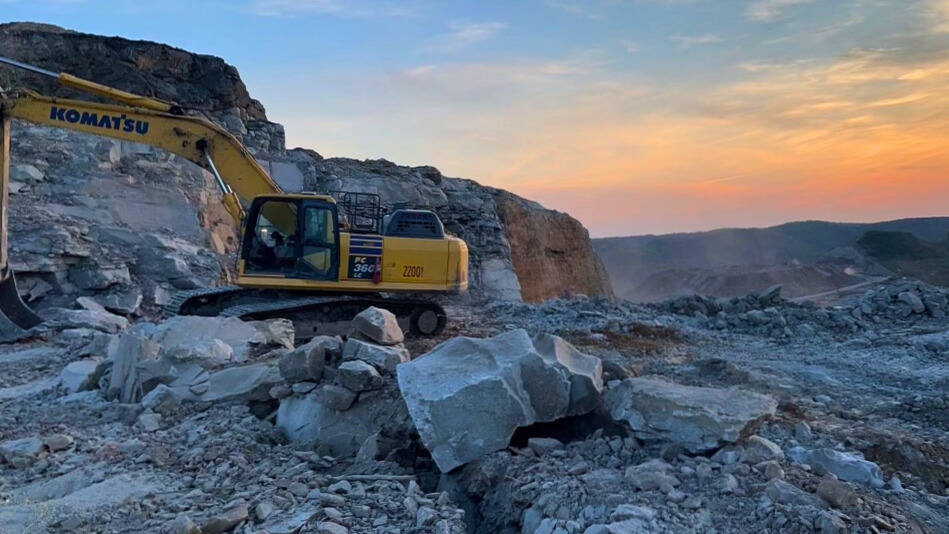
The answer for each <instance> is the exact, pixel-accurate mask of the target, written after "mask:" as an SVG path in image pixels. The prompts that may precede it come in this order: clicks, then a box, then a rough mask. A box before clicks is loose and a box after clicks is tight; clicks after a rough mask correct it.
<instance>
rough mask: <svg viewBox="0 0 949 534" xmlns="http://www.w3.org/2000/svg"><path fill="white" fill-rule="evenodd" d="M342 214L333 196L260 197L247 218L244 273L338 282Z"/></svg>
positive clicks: (252, 205)
mask: <svg viewBox="0 0 949 534" xmlns="http://www.w3.org/2000/svg"><path fill="white" fill-rule="evenodd" d="M339 231H340V229H339V212H338V210H337V207H336V203H335V202H334V201H333V200H332V199H331V198H328V197H318V196H306V195H276V196H269V195H268V196H260V197H257V198H255V199H254V201H253V203H252V204H251V206H250V209H249V210H248V212H247V216H246V218H245V229H244V240H243V243H242V246H241V260H242V261H243V262H244V269H243V271H244V273H246V274H247V275H252V276H272V277H282V278H298V279H305V280H322V281H336V280H337V279H338V278H339V256H340V253H339V243H340V239H339Z"/></svg>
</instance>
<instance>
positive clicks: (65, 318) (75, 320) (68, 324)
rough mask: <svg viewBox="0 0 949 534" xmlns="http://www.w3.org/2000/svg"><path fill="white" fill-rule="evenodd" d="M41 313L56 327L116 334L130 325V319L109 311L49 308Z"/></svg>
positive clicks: (48, 322)
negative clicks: (89, 329) (87, 329)
mask: <svg viewBox="0 0 949 534" xmlns="http://www.w3.org/2000/svg"><path fill="white" fill-rule="evenodd" d="M39 313H40V316H41V317H42V318H43V319H44V320H45V321H46V323H47V324H48V325H49V326H52V327H54V328H63V329H65V328H91V329H93V330H98V331H100V332H105V333H107V334H115V333H116V332H121V331H122V330H125V329H126V328H128V326H129V321H128V319H126V318H125V317H119V316H118V315H113V314H111V313H109V312H107V311H93V310H67V309H65V308H47V309H45V310H42V311H40V312H39Z"/></svg>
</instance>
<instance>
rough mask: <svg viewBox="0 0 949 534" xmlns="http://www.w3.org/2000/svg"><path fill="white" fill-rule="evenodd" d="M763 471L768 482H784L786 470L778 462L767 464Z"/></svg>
mask: <svg viewBox="0 0 949 534" xmlns="http://www.w3.org/2000/svg"><path fill="white" fill-rule="evenodd" d="M762 471H763V472H764V478H765V479H766V480H775V479H777V480H784V469H782V468H781V465H780V464H779V463H778V462H774V461H771V462H765V463H764V466H763V469H762Z"/></svg>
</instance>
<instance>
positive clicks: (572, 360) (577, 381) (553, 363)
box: [531, 334, 603, 416]
mask: <svg viewBox="0 0 949 534" xmlns="http://www.w3.org/2000/svg"><path fill="white" fill-rule="evenodd" d="M531 342H532V343H533V344H534V349H535V350H536V351H537V353H538V354H540V357H541V358H543V359H544V362H545V363H546V364H547V365H548V366H550V367H552V368H554V369H557V370H558V371H559V372H560V373H561V375H563V376H566V377H567V379H568V381H569V392H570V393H569V395H570V401H569V404H568V407H567V413H566V415H568V416H570V415H582V414H586V413H590V412H591V411H593V410H595V409H596V408H597V407H598V406H599V405H600V393H601V392H602V390H603V363H602V362H601V361H600V359H599V358H595V357H593V356H589V355H587V354H584V353H582V352H580V351H579V350H577V349H576V347H574V346H573V345H571V344H570V343H568V342H567V341H565V340H564V339H562V338H559V337H557V336H554V335H550V334H538V335H536V336H534V337H533V338H532V339H531Z"/></svg>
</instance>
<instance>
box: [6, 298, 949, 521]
mask: <svg viewBox="0 0 949 534" xmlns="http://www.w3.org/2000/svg"><path fill="white" fill-rule="evenodd" d="M946 299H947V293H946V292H944V291H942V290H939V289H935V288H932V287H928V286H925V285H921V284H918V283H910V282H901V281H897V280H891V281H887V282H885V283H883V284H881V285H880V286H879V287H873V288H872V289H870V290H868V291H867V292H865V293H864V294H862V295H859V296H857V297H855V298H854V299H853V300H852V301H850V302H846V303H841V305H840V306H838V307H835V308H816V307H812V306H809V305H807V304H794V303H789V302H787V301H784V300H782V299H781V298H780V295H779V289H778V288H773V289H772V290H770V291H768V292H765V293H763V294H760V295H751V296H749V297H746V298H743V299H706V298H703V297H698V296H696V297H683V298H680V299H678V300H676V301H669V302H664V303H660V304H656V305H649V306H638V305H632V304H629V303H610V302H608V301H606V300H602V299H586V298H582V297H581V298H576V299H571V300H553V301H548V302H546V303H543V304H539V305H528V304H521V303H511V302H494V303H478V305H477V306H475V305H473V304H472V303H468V302H460V301H459V302H456V303H454V304H453V305H451V306H450V309H451V313H452V314H453V316H454V317H455V320H454V321H453V323H452V325H451V327H450V328H449V330H448V331H447V332H446V333H444V334H443V335H442V338H441V339H439V340H424V339H406V340H402V339H401V332H396V331H395V330H397V328H396V329H392V328H391V324H390V325H388V326H387V325H386V322H385V319H384V318H383V319H378V318H376V319H372V320H370V321H367V322H365V324H363V325H362V326H359V325H358V324H357V325H356V329H357V330H356V331H357V332H363V333H362V334H354V337H353V338H352V339H350V340H349V341H345V342H344V341H343V340H338V339H332V338H317V339H316V340H314V341H312V342H310V343H308V344H307V345H304V346H302V347H295V348H294V347H293V344H292V336H291V334H289V331H288V329H287V328H286V325H283V324H281V322H280V321H273V322H270V323H240V324H237V323H235V324H226V322H225V323H219V322H217V320H210V321H212V323H200V324H199V323H192V320H190V319H183V320H176V321H169V322H165V323H163V324H159V325H150V324H148V323H139V324H136V325H132V326H130V327H127V325H125V324H122V322H121V321H120V320H118V319H121V318H118V319H110V320H106V319H104V317H106V316H105V315H103V314H107V313H108V312H106V311H104V310H99V309H98V308H96V307H95V306H94V305H92V304H90V303H89V302H88V301H84V302H83V304H84V305H85V306H86V309H77V310H69V311H68V312H67V311H65V310H63V311H60V312H58V313H59V315H58V316H57V320H58V321H59V322H58V323H56V322H54V324H58V325H59V326H56V327H55V328H52V329H50V330H48V331H46V332H45V333H42V334H41V335H39V336H38V337H37V338H36V339H34V340H32V341H24V342H21V343H19V344H16V345H8V346H6V347H4V348H3V352H2V354H0V455H2V458H3V461H2V463H0V481H2V482H0V497H2V499H3V504H2V505H0V525H2V526H0V532H3V533H4V534H6V533H8V532H9V533H13V532H16V533H19V532H44V531H48V532H175V533H197V532H203V533H206V534H207V533H213V532H246V533H250V532H270V533H272V534H275V533H279V532H321V533H323V532H329V533H336V532H458V533H460V532H464V531H465V530H466V528H467V529H468V531H469V532H525V533H555V532H557V533H562V532H566V533H574V532H577V533H579V532H586V533H601V532H603V533H627V532H720V533H725V532H837V533H842V532H931V533H938V532H947V531H949V497H947V495H949V466H947V465H946V459H947V458H949V454H947V450H946V447H947V446H946V443H949V440H947V433H949V427H947V425H949V418H947V417H946V413H949V412H947V408H949V389H947V388H949V365H947V363H946V361H947V356H949V325H947V323H946V319H945V317H944V314H943V310H944V309H945V305H946ZM381 313H382V312H380V314H381ZM113 317H114V316H113ZM66 319H68V321H67V320H66ZM81 324H85V326H84V327H80V326H81ZM373 325H376V326H373ZM379 325H381V326H379ZM521 329H523V330H521ZM123 330H124V331H123ZM120 331H123V332H122V333H117V332H120ZM459 334H464V335H467V336H473V337H474V338H475V339H472V340H464V339H453V338H454V337H455V336H457V335H459ZM497 334H504V335H503V336H499V337H495V338H493V339H491V340H484V339H483V338H488V337H489V336H495V335H497ZM545 334H554V335H557V336H561V337H562V338H563V339H565V340H569V341H570V342H571V343H573V345H574V346H575V347H576V349H573V348H572V347H570V346H569V345H565V344H562V342H560V341H557V340H556V338H554V337H552V336H545ZM531 336H534V337H531ZM357 338H358V339H357ZM214 340H217V341H214ZM445 340H448V341H450V342H449V343H442V344H441V345H439V346H437V347H436V346H435V345H436V344H437V343H439V342H441V341H445ZM544 340H547V341H544ZM545 343H546V344H545ZM551 347H553V348H551ZM432 349H434V350H432ZM515 349H516V350H515ZM577 350H578V351H580V352H582V353H584V354H586V355H590V356H595V357H596V358H589V357H588V356H585V355H584V354H580V353H578V352H576V351H577ZM492 351H493V352H492ZM500 352H510V353H517V354H516V356H515V357H514V358H513V359H509V360H505V359H504V358H502V357H500V356H499V355H498V354H499V353H500ZM425 353H427V355H426V356H424V357H421V356H422V355H423V354H425ZM538 354H539V355H540V357H537V355H538ZM550 354H553V358H554V359H556V360H557V361H559V362H560V364H561V366H562V367H558V364H556V363H553V364H551V363H550V362H551V361H552V360H551V359H550V357H549V355H550ZM482 357H483V358H487V359H488V360H491V361H492V362H494V363H493V364H491V365H485V367H483V368H479V369H478V370H477V372H475V370H474V368H473V367H471V366H470V365H469V363H470V362H471V361H474V360H477V359H478V358H482ZM129 358H132V360H134V361H132V360H129ZM545 358H546V360H545ZM597 358H599V361H597V360H596V359H597ZM410 360H411V363H406V362H409V361H410ZM485 361H487V360H485ZM542 361H546V362H547V363H546V364H541V363H538V362H542ZM594 361H595V362H596V364H597V365H596V366H593V367H590V366H587V367H583V365H581V364H589V363H591V362H594ZM130 362H131V363H130ZM168 362H171V366H170V367H169V363H168ZM426 362H428V365H422V364H424V363H426ZM600 362H602V363H600ZM545 365H546V366H545ZM552 368H557V369H561V370H562V368H569V373H568V374H566V375H563V373H561V375H560V376H561V378H562V376H567V377H568V378H569V380H566V381H563V380H561V378H558V377H557V376H558V375H547V374H544V373H547V372H548V371H549V370H550V369H552ZM410 371H411V372H410ZM459 373H466V375H465V376H464V377H461V376H460V375H459ZM510 373H513V374H510ZM474 376H479V377H481V376H484V377H489V379H487V380H481V378H472V377H474ZM510 376H516V377H518V378H517V380H516V381H515V382H510V381H507V380H508V379H507V378H504V377H510ZM433 377H440V378H441V379H440V380H433ZM498 377H500V378H499V380H500V382H495V381H494V378H498ZM396 378H397V380H396ZM156 383H160V385H157V386H156ZM496 383H504V384H507V386H506V388H507V389H505V390H504V391H503V392H501V393H498V391H500V390H497V391H495V390H490V391H492V393H490V396H486V395H487V394H486V393H484V392H487V391H489V389H487V388H489V387H494V386H493V384H496ZM428 384H431V386H430V387H428V386H427V385H428ZM511 384H515V385H514V386H512V385H511ZM564 384H567V385H568V386H567V389H564V390H563V392H565V393H567V394H568V397H569V400H566V398H565V400H564V402H563V403H561V404H560V405H559V407H552V406H553V401H552V400H551V399H556V398H557V395H558V393H557V388H558V387H561V386H564ZM481 388H485V389H484V390H482V389H481ZM532 388H533V389H532ZM400 389H401V391H402V395H403V396H404V397H405V400H402V399H401V398H400V394H399V392H400ZM433 392H436V393H433ZM600 392H602V400H601V397H600ZM591 394H592V396H591ZM508 395H510V398H511V399H515V400H518V402H515V403H507V402H506V400H507V399H508ZM457 399H462V400H463V402H461V403H460V404H457V403H456V404H452V403H453V402H454V401H455V400H457ZM525 399H526V400H525ZM540 399H543V400H544V401H543V402H541V401H540ZM591 399H592V400H593V403H592V404H591V403H590V402H591ZM544 402H546V403H547V404H544ZM459 406H462V407H463V408H464V409H463V410H460V411H459V410H458V407H459ZM406 407H407V408H408V410H406ZM481 408H483V409H485V410H486V412H484V414H482V413H481V412H480V411H479V409H481ZM440 410H442V411H444V412H440ZM450 410H455V411H450ZM444 413H450V416H448V417H446V416H444V415H443V414H444ZM440 414H441V415H440ZM485 414H486V415H485ZM512 414H513V415H512ZM509 415H511V417H512V418H510V419H509V418H508V416H509ZM479 418H480V419H479ZM502 420H503V421H502ZM451 425H456V427H457V428H455V427H451ZM505 425H507V426H505ZM502 427H503V428H502ZM449 428H455V429H454V430H452V431H451V432H447V431H446V429H449ZM472 437H473V438H476V439H474V440H473V441H472V440H470V439H469V438H472ZM495 438H496V439H498V440H500V441H497V442H494V443H488V444H486V443H487V442H490V440H491V439H495ZM466 440H468V441H466ZM433 453H434V454H433ZM439 466H441V467H442V468H444V469H445V471H447V473H441V471H440V469H439Z"/></svg>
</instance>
